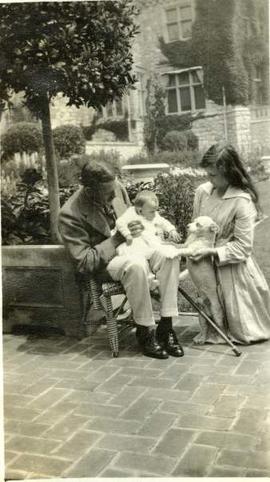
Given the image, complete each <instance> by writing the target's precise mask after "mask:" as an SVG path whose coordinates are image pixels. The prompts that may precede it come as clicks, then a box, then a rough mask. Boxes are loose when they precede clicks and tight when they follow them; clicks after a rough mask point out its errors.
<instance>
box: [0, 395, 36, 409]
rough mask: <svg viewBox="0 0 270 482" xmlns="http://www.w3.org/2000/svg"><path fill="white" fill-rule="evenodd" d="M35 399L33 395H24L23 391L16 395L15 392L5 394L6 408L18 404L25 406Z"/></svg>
mask: <svg viewBox="0 0 270 482" xmlns="http://www.w3.org/2000/svg"><path fill="white" fill-rule="evenodd" d="M32 400H33V397H31V396H29V395H23V394H22V393H20V394H17V395H15V393H11V394H4V409H5V407H8V406H10V405H16V406H17V407H25V406H26V405H27V404H28V403H29V402H31V401H32Z"/></svg>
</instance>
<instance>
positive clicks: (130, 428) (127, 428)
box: [84, 417, 140, 434]
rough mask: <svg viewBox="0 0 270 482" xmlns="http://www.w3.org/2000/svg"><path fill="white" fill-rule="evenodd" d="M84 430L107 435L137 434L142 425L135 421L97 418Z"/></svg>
mask: <svg viewBox="0 0 270 482" xmlns="http://www.w3.org/2000/svg"><path fill="white" fill-rule="evenodd" d="M84 428H85V429H87V430H88V429H89V430H97V431H98V432H105V433H123V434H124V433H125V434H136V433H137V431H138V429H139V428H140V423H139V422H137V421H135V420H119V419H118V420H115V419H109V418H107V419H103V418H98V417H96V418H95V419H94V420H91V421H90V422H89V423H88V424H87V425H86V426H85V427H84Z"/></svg>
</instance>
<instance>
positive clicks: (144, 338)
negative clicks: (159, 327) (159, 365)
mask: <svg viewBox="0 0 270 482" xmlns="http://www.w3.org/2000/svg"><path fill="white" fill-rule="evenodd" d="M136 336H137V339H138V342H139V345H140V347H141V349H142V352H143V354H144V355H145V356H150V357H152V358H160V359H163V360H165V359H166V358H169V357H168V353H167V352H166V350H165V349H164V348H163V347H161V346H160V345H159V344H158V342H157V340H156V334H155V328H154V327H152V326H142V325H138V326H137V331H136Z"/></svg>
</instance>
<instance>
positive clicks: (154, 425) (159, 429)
mask: <svg viewBox="0 0 270 482" xmlns="http://www.w3.org/2000/svg"><path fill="white" fill-rule="evenodd" d="M174 421H175V415H173V414H170V413H153V414H152V415H151V416H150V417H147V419H146V421H145V422H144V424H143V425H142V427H141V428H140V430H139V432H138V434H140V435H145V436H149V437H160V436H161V435H162V434H163V433H164V432H165V431H166V430H168V429H169V428H170V427H171V425H172V424H173V423H174Z"/></svg>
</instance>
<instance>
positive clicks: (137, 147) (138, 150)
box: [85, 141, 144, 163]
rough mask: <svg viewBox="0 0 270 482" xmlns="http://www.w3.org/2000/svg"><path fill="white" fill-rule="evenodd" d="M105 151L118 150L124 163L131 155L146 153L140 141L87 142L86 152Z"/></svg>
mask: <svg viewBox="0 0 270 482" xmlns="http://www.w3.org/2000/svg"><path fill="white" fill-rule="evenodd" d="M100 151H104V152H106V153H108V152H109V153H110V152H112V151H113V152H117V153H118V155H119V159H120V160H121V161H123V163H124V162H125V161H126V160H127V159H130V158H131V157H133V156H135V155H139V154H144V147H143V145H142V144H139V143H132V142H91V141H89V142H87V143H86V148H85V152H86V154H92V153H98V152H100Z"/></svg>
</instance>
